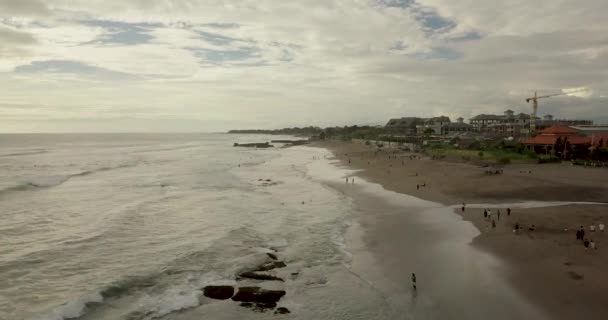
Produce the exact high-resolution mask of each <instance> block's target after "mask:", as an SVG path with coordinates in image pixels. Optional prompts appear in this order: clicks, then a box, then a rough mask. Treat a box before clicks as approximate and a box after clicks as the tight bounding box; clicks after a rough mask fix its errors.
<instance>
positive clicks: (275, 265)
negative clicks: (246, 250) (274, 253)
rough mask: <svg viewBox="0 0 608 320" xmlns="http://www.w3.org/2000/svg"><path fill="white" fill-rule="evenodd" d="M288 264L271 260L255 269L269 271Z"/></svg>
mask: <svg viewBox="0 0 608 320" xmlns="http://www.w3.org/2000/svg"><path fill="white" fill-rule="evenodd" d="M286 266H287V265H286V264H285V262H283V261H269V262H266V263H264V264H262V265H260V266H259V267H257V269H255V270H254V271H269V270H272V269H277V268H285V267H286Z"/></svg>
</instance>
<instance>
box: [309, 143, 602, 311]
mask: <svg viewBox="0 0 608 320" xmlns="http://www.w3.org/2000/svg"><path fill="white" fill-rule="evenodd" d="M316 146H318V147H321V148H326V149H328V150H330V151H331V152H332V153H333V154H334V157H335V159H337V160H339V161H340V163H341V164H342V165H343V166H344V167H345V168H348V169H351V170H357V171H356V172H355V173H353V176H354V177H361V178H364V179H365V180H367V181H370V182H373V183H378V184H380V185H381V186H382V187H384V188H385V189H387V190H390V191H394V192H397V193H401V194H406V195H411V196H414V197H417V198H420V199H424V200H428V201H433V202H437V203H441V204H443V205H446V206H453V208H454V209H453V210H455V211H456V213H457V214H458V215H459V216H460V217H462V219H463V220H466V221H468V222H470V223H471V224H472V225H473V226H475V228H477V230H478V231H479V235H477V236H476V237H475V238H474V239H473V241H472V242H471V243H470V245H472V246H473V247H476V248H478V249H480V250H482V251H484V252H487V253H489V254H491V255H493V256H495V257H497V258H498V259H500V260H501V261H503V262H504V263H505V264H506V274H505V278H506V279H508V282H509V283H510V284H511V285H512V286H513V287H514V288H515V289H516V290H517V291H518V292H519V293H520V294H522V295H523V296H524V297H526V298H527V299H529V300H530V301H531V302H532V303H534V304H535V305H537V306H539V307H540V308H541V309H542V310H543V311H545V312H546V313H547V314H548V315H549V316H550V318H551V319H572V318H579V317H581V318H582V317H585V318H590V319H600V318H603V315H604V314H605V311H606V307H605V305H604V300H603V294H604V293H605V292H606V290H608V275H607V274H606V273H605V271H604V270H602V269H603V266H606V265H608V255H606V254H605V253H604V250H603V248H605V247H607V246H606V244H608V234H604V233H599V232H597V233H595V234H593V237H595V239H594V241H595V242H596V243H597V244H598V249H599V250H595V251H589V250H587V251H586V250H585V249H584V247H583V245H582V243H581V242H577V241H576V240H575V237H574V230H575V229H576V228H578V226H579V225H584V226H585V229H587V230H588V226H589V225H590V224H592V223H595V224H596V225H597V223H598V221H600V220H601V221H602V222H603V223H604V224H606V223H607V222H608V213H606V211H607V210H606V205H605V204H604V203H605V202H608V201H607V200H608V192H607V191H608V190H607V189H606V187H605V186H604V185H603V184H602V182H603V181H608V179H607V178H608V172H606V171H602V169H599V171H598V169H594V168H579V167H572V166H564V165H537V164H515V165H509V166H507V167H505V168H504V171H505V174H503V175H499V176H489V175H484V174H483V170H484V169H482V168H479V167H477V166H474V165H471V164H467V163H455V162H447V161H438V160H430V159H427V158H425V157H424V156H422V158H421V159H416V160H413V157H412V158H410V156H413V155H417V154H413V153H408V152H398V153H392V152H386V151H382V152H378V153H376V152H374V150H373V149H372V148H371V147H370V146H365V145H362V144H356V143H348V142H329V143H319V144H317V145H316ZM418 156H421V155H418ZM529 172H531V173H529ZM416 185H419V186H420V185H425V187H420V190H418V189H417V188H416ZM476 189H477V190H476ZM490 195H493V196H490ZM522 201H549V202H552V201H563V202H600V203H599V204H566V205H561V204H560V205H559V206H549V207H538V208H515V207H513V212H512V214H511V216H508V217H507V215H506V210H505V208H504V207H503V208H502V209H503V210H502V215H503V216H502V217H501V218H502V221H499V222H498V223H497V227H496V228H495V229H492V228H491V223H490V221H489V220H487V219H484V218H483V206H486V205H487V207H489V208H490V209H492V210H493V212H494V214H495V215H496V212H497V211H496V210H497V208H496V206H498V205H499V204H504V203H516V204H520V203H521V202H522ZM463 202H465V203H478V204H484V205H481V206H478V208H472V207H467V208H466V210H465V212H464V213H463V212H461V210H460V209H459V208H460V207H461V204H462V203H463ZM493 206H494V207H493ZM515 223H518V224H520V225H521V226H522V228H523V229H524V230H522V231H521V232H519V233H518V234H513V232H512V228H513V225H514V224H515ZM532 225H534V226H535V230H534V231H528V230H527V228H529V227H530V226H532ZM565 229H567V231H566V230H565ZM587 234H589V232H587Z"/></svg>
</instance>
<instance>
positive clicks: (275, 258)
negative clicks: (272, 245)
mask: <svg viewBox="0 0 608 320" xmlns="http://www.w3.org/2000/svg"><path fill="white" fill-rule="evenodd" d="M266 254H267V255H268V257H270V259H272V260H278V259H279V258H277V255H276V254H274V253H270V252H266Z"/></svg>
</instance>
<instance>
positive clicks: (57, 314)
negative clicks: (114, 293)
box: [34, 293, 103, 320]
mask: <svg viewBox="0 0 608 320" xmlns="http://www.w3.org/2000/svg"><path fill="white" fill-rule="evenodd" d="M102 302H103V297H102V296H101V294H99V293H92V294H87V295H84V296H82V297H81V298H80V299H78V300H76V301H71V302H67V303H65V304H63V305H61V306H59V307H57V308H55V309H54V310H53V311H51V312H49V313H48V314H45V315H42V316H39V317H36V318H34V320H67V319H76V318H78V317H80V316H82V315H83V314H84V313H85V311H86V308H87V307H88V306H91V305H94V304H100V303H102Z"/></svg>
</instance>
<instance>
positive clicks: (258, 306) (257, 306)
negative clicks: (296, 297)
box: [240, 302, 277, 312]
mask: <svg viewBox="0 0 608 320" xmlns="http://www.w3.org/2000/svg"><path fill="white" fill-rule="evenodd" d="M240 306H241V307H245V308H251V310H253V311H257V312H264V311H267V310H269V309H274V308H275V307H276V306H277V304H276V303H274V302H270V303H252V302H241V304H240Z"/></svg>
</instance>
